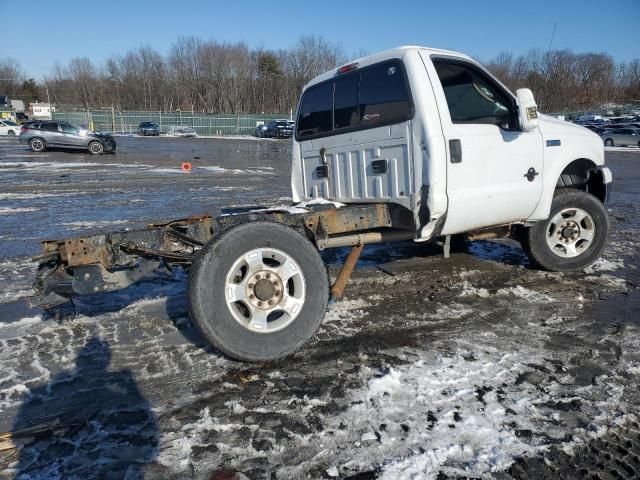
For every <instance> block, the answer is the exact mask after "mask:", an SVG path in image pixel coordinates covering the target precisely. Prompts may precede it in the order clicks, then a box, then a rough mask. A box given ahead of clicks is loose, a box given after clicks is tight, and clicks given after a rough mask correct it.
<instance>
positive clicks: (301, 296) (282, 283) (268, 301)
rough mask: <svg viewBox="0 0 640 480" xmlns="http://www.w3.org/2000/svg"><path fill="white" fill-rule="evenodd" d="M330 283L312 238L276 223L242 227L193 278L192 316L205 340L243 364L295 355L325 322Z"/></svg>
mask: <svg viewBox="0 0 640 480" xmlns="http://www.w3.org/2000/svg"><path fill="white" fill-rule="evenodd" d="M328 299H329V279H328V276H327V270H326V266H325V264H324V262H323V261H322V259H321V258H320V255H319V253H318V251H317V250H316V248H315V247H314V246H313V245H312V244H311V242H309V240H308V239H307V238H305V237H304V236H302V235H301V234H299V233H298V232H296V231H294V230H293V229H291V228H289V227H285V226H283V225H280V224H276V223H270V222H255V223H248V224H245V225H240V226H238V227H235V228H233V229H232V230H230V231H229V232H227V233H225V234H224V235H223V236H222V237H220V238H219V239H218V240H215V241H213V242H211V243H209V244H208V245H207V246H205V247H204V248H203V249H202V250H201V251H200V252H199V254H198V256H197V258H196V260H195V261H194V263H193V265H192V267H191V271H190V274H189V292H188V301H189V311H190V313H191V318H192V319H193V321H194V323H195V324H196V325H197V327H198V328H199V329H200V331H201V332H202V334H203V335H204V337H205V338H206V339H207V340H208V341H209V342H211V343H212V344H213V345H214V346H215V347H217V348H218V349H219V350H221V351H222V352H223V353H225V354H227V355H228V356H230V357H232V358H235V359H237V360H242V361H265V360H274V359H277V358H281V357H284V356H287V355H290V354H291V353H293V352H294V351H295V350H297V349H298V348H299V347H300V346H301V345H303V344H304V343H305V342H306V341H307V340H309V339H310V338H311V337H312V336H313V334H314V333H315V331H316V330H317V329H318V327H319V326H320V324H321V323H322V319H323V318H324V314H325V311H326V308H327V301H328Z"/></svg>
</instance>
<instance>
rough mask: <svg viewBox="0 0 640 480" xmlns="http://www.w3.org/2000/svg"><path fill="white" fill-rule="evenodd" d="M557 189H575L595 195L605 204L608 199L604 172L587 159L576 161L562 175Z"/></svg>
mask: <svg viewBox="0 0 640 480" xmlns="http://www.w3.org/2000/svg"><path fill="white" fill-rule="evenodd" d="M556 188H575V189H578V190H583V191H585V192H589V193H590V194H592V195H594V196H595V197H596V198H598V199H600V201H601V202H604V201H605V199H606V197H607V192H606V187H605V183H604V178H603V177H602V172H601V171H600V170H598V168H597V167H596V164H595V163H593V162H592V161H591V160H588V159H586V158H579V159H577V160H574V161H573V162H571V163H570V164H569V165H567V166H566V167H565V169H564V170H563V171H562V173H561V174H560V177H559V178H558V182H557V183H556Z"/></svg>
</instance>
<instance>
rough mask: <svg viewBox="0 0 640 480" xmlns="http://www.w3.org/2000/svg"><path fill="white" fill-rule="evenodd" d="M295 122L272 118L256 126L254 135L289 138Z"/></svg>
mask: <svg viewBox="0 0 640 480" xmlns="http://www.w3.org/2000/svg"><path fill="white" fill-rule="evenodd" d="M294 126H295V122H293V121H291V120H273V121H271V122H269V123H266V124H264V125H258V126H257V127H256V131H255V136H256V137H258V138H291V137H292V136H293V127H294Z"/></svg>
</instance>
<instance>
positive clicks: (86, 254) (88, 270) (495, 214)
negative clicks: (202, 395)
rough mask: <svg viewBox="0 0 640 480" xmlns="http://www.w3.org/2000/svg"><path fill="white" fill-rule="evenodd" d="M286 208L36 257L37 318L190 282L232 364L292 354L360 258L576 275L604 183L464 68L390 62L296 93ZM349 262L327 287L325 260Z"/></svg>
mask: <svg viewBox="0 0 640 480" xmlns="http://www.w3.org/2000/svg"><path fill="white" fill-rule="evenodd" d="M292 142H293V147H292V150H293V159H292V162H293V164H292V166H293V168H292V179H291V183H292V190H293V200H294V205H293V206H280V207H274V208H271V209H247V210H243V211H238V210H236V211H234V212H231V213H230V214H226V215H221V216H219V217H209V216H204V217H198V218H190V219H184V220H176V221H173V222H170V223H167V224H162V225H150V226H148V227H147V228H145V229H141V230H134V231H120V232H114V233H106V234H102V235H95V236H88V237H79V238H71V239H66V240H58V241H45V242H43V253H42V255H40V256H39V257H38V260H39V261H40V268H39V272H38V276H37V279H36V283H35V285H34V286H35V290H36V294H35V295H34V296H33V297H32V299H31V302H32V305H39V306H42V307H45V308H51V307H53V306H55V305H57V304H60V303H61V302H64V301H67V300H68V299H69V298H71V297H73V296H75V295H83V294H93V293H96V292H101V291H107V290H114V289H118V288H123V287H126V286H127V285H129V284H131V283H132V282H135V281H137V280H138V279H140V278H142V277H143V276H144V275H145V274H147V273H149V272H151V271H152V270H154V269H156V268H159V267H162V266H167V267H175V266H182V267H184V268H188V269H189V280H188V282H189V285H188V305H189V310H190V315H191V318H192V321H193V322H194V323H195V325H197V327H198V328H199V329H200V330H201V332H202V334H203V335H204V337H205V338H206V339H207V340H208V341H209V342H211V344H213V345H214V346H215V347H217V348H218V349H219V350H221V351H222V352H224V353H226V354H227V355H229V356H230V357H233V358H235V359H239V360H244V361H263V360H271V359H275V358H279V357H283V356H286V355H289V354H291V353H292V352H294V351H295V350H296V349H297V348H298V347H300V346H301V345H303V344H304V343H305V342H306V341H307V340H309V339H310V338H311V337H312V336H313V334H314V332H315V331H316V329H317V328H318V327H319V326H320V324H321V322H322V320H323V317H324V315H325V312H326V310H327V306H328V302H329V300H330V298H331V297H333V298H339V297H340V296H341V294H342V291H343V289H344V288H345V285H346V283H347V281H348V278H349V276H350V274H351V272H352V270H353V268H354V265H355V263H356V262H357V259H358V256H359V254H360V252H361V251H362V248H363V246H364V245H366V244H369V243H375V242H388V241H396V240H407V239H412V240H413V241H415V242H428V241H432V240H434V239H437V238H443V239H444V240H445V242H444V245H445V248H446V246H447V245H448V244H449V239H450V238H451V235H455V234H466V235H467V236H468V238H469V239H470V240H473V239H477V238H489V237H492V236H494V237H496V236H511V237H512V238H515V239H517V240H519V241H520V242H521V243H522V245H523V247H524V249H525V251H526V252H527V253H528V255H529V256H530V258H531V260H532V261H533V262H534V263H535V264H536V265H539V266H540V267H541V268H544V269H549V270H555V271H563V272H568V271H576V270H580V269H583V268H585V267H587V266H588V265H590V264H591V263H592V262H594V260H596V259H597V258H598V256H599V255H600V253H601V252H602V249H603V248H604V246H605V243H606V241H607V236H608V233H609V219H608V216H607V211H606V209H605V206H604V205H605V202H606V199H607V193H608V190H609V184H610V182H611V173H610V171H609V169H608V168H606V167H605V166H604V147H603V144H602V140H601V139H600V137H598V136H597V135H596V134H594V133H592V132H591V131H589V130H587V129H586V128H583V127H581V126H578V125H574V124H571V123H567V122H564V121H560V120H557V119H554V118H551V117H548V116H545V115H541V114H539V113H538V111H537V107H536V103H535V101H534V98H533V95H532V93H531V91H530V90H528V89H520V90H518V91H517V92H516V94H515V95H514V94H513V93H511V92H510V91H509V89H508V88H506V87H505V86H504V85H503V84H502V83H501V82H500V81H499V80H497V79H496V78H495V77H494V76H492V75H491V74H490V73H489V72H488V71H487V70H486V69H485V68H483V67H482V66H481V65H480V64H478V63H477V62H475V61H474V60H472V59H471V58H469V57H467V56H465V55H462V54H460V53H456V52H451V51H446V50H436V49H429V48H422V47H401V48H396V49H393V50H388V51H385V52H382V53H377V54H375V55H371V56H367V57H364V58H360V59H358V60H356V61H354V62H351V63H349V64H347V65H344V66H341V67H340V68H336V69H333V70H331V71H328V72H326V73H324V74H322V75H320V76H318V77H316V78H314V79H313V80H311V81H310V82H309V83H308V84H307V85H306V86H305V87H304V90H303V92H302V95H301V97H300V101H299V104H298V108H297V119H296V124H295V132H294V135H293V140H292ZM335 247H351V251H350V253H349V255H348V256H347V259H346V261H345V263H344V265H343V266H342V269H341V271H340V273H339V274H338V277H337V279H336V280H335V282H334V283H333V285H330V280H329V277H328V275H327V269H326V266H325V264H324V263H323V260H322V258H321V256H320V254H319V251H320V250H323V249H326V248H335Z"/></svg>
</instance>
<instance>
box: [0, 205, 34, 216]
mask: <svg viewBox="0 0 640 480" xmlns="http://www.w3.org/2000/svg"><path fill="white" fill-rule="evenodd" d="M37 210H38V208H35V207H13V208H12V207H0V215H16V214H18V213H28V212H35V211H37Z"/></svg>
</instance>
